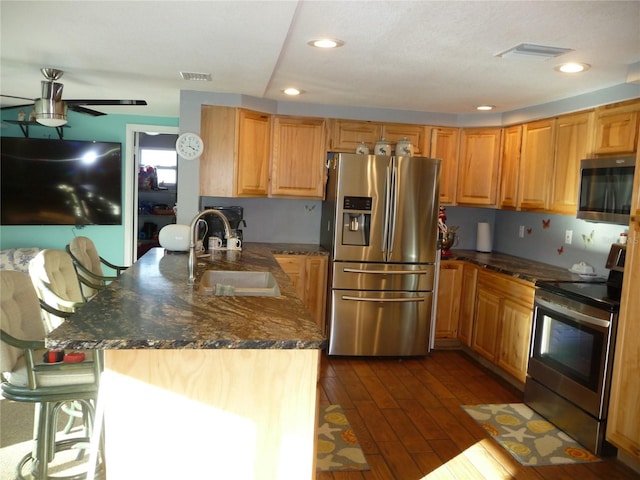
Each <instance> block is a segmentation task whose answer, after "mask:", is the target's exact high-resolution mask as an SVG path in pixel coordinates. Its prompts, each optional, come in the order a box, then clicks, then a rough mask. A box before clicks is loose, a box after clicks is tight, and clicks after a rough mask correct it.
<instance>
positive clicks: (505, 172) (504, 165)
mask: <svg viewBox="0 0 640 480" xmlns="http://www.w3.org/2000/svg"><path fill="white" fill-rule="evenodd" d="M521 146H522V125H514V126H512V127H508V128H505V129H504V131H503V132H502V161H501V173H500V197H499V199H500V200H499V201H498V206H499V207H500V208H503V209H513V210H515V209H516V208H517V207H518V174H519V172H520V147H521Z"/></svg>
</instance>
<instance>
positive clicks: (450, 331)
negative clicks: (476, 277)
mask: <svg viewBox="0 0 640 480" xmlns="http://www.w3.org/2000/svg"><path fill="white" fill-rule="evenodd" d="M461 290H462V263H461V262H456V261H453V260H446V261H443V262H441V263H440V274H439V277H438V305H437V311H436V329H435V338H436V339H443V338H457V336H458V318H459V316H460V292H461Z"/></svg>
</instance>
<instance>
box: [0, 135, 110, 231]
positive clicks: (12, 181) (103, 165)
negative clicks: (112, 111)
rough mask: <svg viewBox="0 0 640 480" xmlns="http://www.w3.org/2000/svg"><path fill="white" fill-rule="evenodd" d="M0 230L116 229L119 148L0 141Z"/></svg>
mask: <svg viewBox="0 0 640 480" xmlns="http://www.w3.org/2000/svg"><path fill="white" fill-rule="evenodd" d="M0 188H1V190H0V201H1V202H2V203H1V204H0V224H2V225H121V224H122V146H121V144H120V143H113V142H88V141H76V140H48V139H39V138H17V137H2V139H0Z"/></svg>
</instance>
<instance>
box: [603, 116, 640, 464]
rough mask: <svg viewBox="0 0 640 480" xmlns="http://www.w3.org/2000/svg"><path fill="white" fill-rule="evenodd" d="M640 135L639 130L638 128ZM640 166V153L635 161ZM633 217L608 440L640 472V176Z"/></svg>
mask: <svg viewBox="0 0 640 480" xmlns="http://www.w3.org/2000/svg"><path fill="white" fill-rule="evenodd" d="M639 133H640V129H639ZM636 166H637V167H640V154H638V157H637V160H636ZM633 191H634V195H633V201H632V205H633V207H632V215H631V221H630V224H629V241H628V243H627V254H626V258H625V270H624V280H623V285H622V298H621V299H620V316H619V319H618V334H617V342H616V351H615V357H614V360H613V382H612V386H611V400H610V401H609V420H608V423H607V440H609V441H610V442H611V443H612V444H614V445H615V446H616V447H618V448H619V450H618V456H620V452H621V451H623V452H624V453H625V454H626V455H627V456H628V457H630V459H631V462H629V463H632V462H635V465H634V467H635V468H638V469H640V402H638V399H639V398H640V319H639V318H638V312H640V295H638V285H639V284H640V175H638V174H636V176H635V184H634V187H633Z"/></svg>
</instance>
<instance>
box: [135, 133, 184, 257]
mask: <svg viewBox="0 0 640 480" xmlns="http://www.w3.org/2000/svg"><path fill="white" fill-rule="evenodd" d="M177 137H178V127H167V126H158V125H127V162H126V165H128V167H127V168H126V177H125V209H124V223H125V225H124V226H125V229H124V233H125V238H124V260H125V262H126V263H125V264H126V265H131V264H132V263H133V262H135V261H136V260H137V259H138V256H139V253H140V254H143V253H144V252H145V251H146V250H148V249H149V248H152V247H153V246H155V245H156V244H157V232H158V231H159V230H160V229H161V228H162V227H163V226H164V225H167V224H169V223H175V221H176V220H175V216H174V215H173V206H174V205H175V202H176V196H177V190H178V184H177V178H178V177H177V154H176V151H175V142H176V139H177ZM143 157H144V158H143ZM171 157H173V159H174V160H175V163H173V165H172V164H171V161H170V160H166V159H167V158H171ZM141 166H145V167H150V168H149V172H148V173H149V175H148V176H146V177H144V178H146V179H151V180H150V183H143V188H142V189H140V188H139V183H140V182H139V177H140V176H139V173H140V167H141ZM145 169H146V168H145ZM152 169H155V176H154V175H153V173H154V171H153V170H152ZM145 173H147V172H145ZM154 178H155V181H154V180H153V179H154ZM141 202H142V203H141ZM145 224H146V226H145ZM140 247H142V248H140ZM145 248H146V250H144V249H145ZM143 250H144V251H143Z"/></svg>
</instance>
